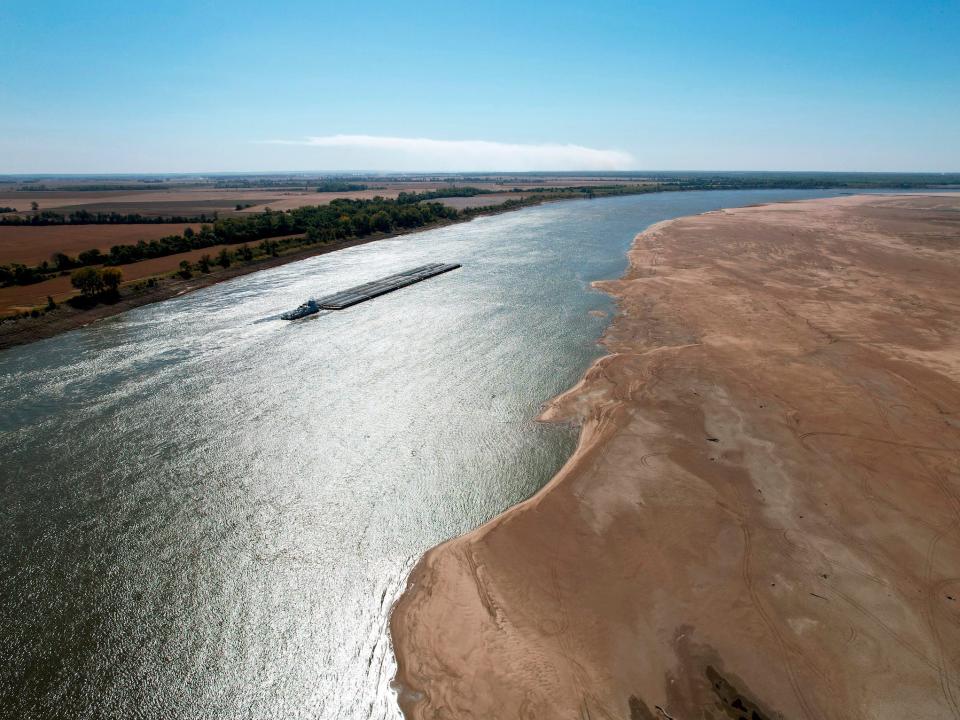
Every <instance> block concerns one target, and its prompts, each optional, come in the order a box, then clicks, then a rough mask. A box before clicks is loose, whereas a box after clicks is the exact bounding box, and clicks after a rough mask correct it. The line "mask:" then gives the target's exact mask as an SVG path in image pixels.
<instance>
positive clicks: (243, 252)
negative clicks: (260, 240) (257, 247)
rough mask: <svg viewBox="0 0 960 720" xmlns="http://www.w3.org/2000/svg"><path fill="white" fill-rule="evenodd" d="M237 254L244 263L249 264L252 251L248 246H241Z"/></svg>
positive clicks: (251, 258)
mask: <svg viewBox="0 0 960 720" xmlns="http://www.w3.org/2000/svg"><path fill="white" fill-rule="evenodd" d="M238 252H239V254H240V257H241V258H242V259H243V260H244V261H245V262H250V261H251V260H253V250H251V249H250V247H249V246H248V245H245V244H244V245H241V246H240V250H239V251H238Z"/></svg>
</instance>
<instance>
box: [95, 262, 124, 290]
mask: <svg viewBox="0 0 960 720" xmlns="http://www.w3.org/2000/svg"><path fill="white" fill-rule="evenodd" d="M122 280H123V272H122V271H121V270H120V268H114V267H108V268H104V269H103V270H101V271H100V281H101V282H102V283H103V288H104V290H105V291H106V292H109V293H116V292H117V291H118V290H119V288H120V282H121V281H122Z"/></svg>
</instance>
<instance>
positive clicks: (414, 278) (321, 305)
mask: <svg viewBox="0 0 960 720" xmlns="http://www.w3.org/2000/svg"><path fill="white" fill-rule="evenodd" d="M458 267H460V264H459V263H430V264H429V265H421V266H419V267H415V268H413V269H411V270H404V271H403V272H401V273H397V274H395V275H388V276H387V277H385V278H381V279H379V280H374V281H372V282H368V283H364V284H363V285H357V286H356V287H352V288H348V289H347V290H341V291H340V292H338V293H334V294H333V295H325V296H324V297H321V298H315V299H314V298H311V299H310V300H307V302H305V303H304V304H303V305H301V306H300V307H298V308H297V309H295V310H290V311H289V312H285V313H283V315H281V316H280V317H281V318H283V319H284V320H298V319H299V318H302V317H306V316H308V315H315V314H316V313H318V312H320V311H321V310H343V309H345V308H348V307H351V306H353V305H356V304H357V303H362V302H364V301H365V300H372V299H373V298H375V297H379V296H380V295H385V294H387V293H389V292H393V291H394V290H399V289H400V288H402V287H406V286H407V285H413V284H414V283H418V282H420V281H421V280H426V279H428V278H432V277H435V276H436V275H441V274H443V273H445V272H450V271H451V270H456V269H457V268H458Z"/></svg>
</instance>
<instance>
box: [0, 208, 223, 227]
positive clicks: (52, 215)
mask: <svg viewBox="0 0 960 720" xmlns="http://www.w3.org/2000/svg"><path fill="white" fill-rule="evenodd" d="M0 212H16V209H15V208H7V209H6V210H3V209H0ZM217 217H218V215H217V213H216V212H214V213H213V214H212V215H206V214H202V215H191V216H185V215H168V216H165V217H148V216H144V215H141V214H140V213H118V212H108V213H104V212H96V213H94V212H90V211H89V210H75V211H73V212H71V213H70V214H68V215H65V214H63V213H58V212H56V211H54V210H41V211H40V212H35V213H33V214H32V215H26V216H23V215H7V216H4V217H0V225H159V224H163V223H184V224H187V223H205V222H213V221H214V220H216V219H217Z"/></svg>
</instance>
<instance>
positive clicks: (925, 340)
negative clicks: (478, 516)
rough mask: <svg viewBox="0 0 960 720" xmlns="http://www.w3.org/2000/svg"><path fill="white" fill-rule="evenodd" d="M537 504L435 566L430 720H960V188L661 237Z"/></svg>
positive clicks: (853, 200) (647, 238)
mask: <svg viewBox="0 0 960 720" xmlns="http://www.w3.org/2000/svg"><path fill="white" fill-rule="evenodd" d="M629 260H630V267H629V269H628V271H627V273H626V275H625V276H624V277H623V278H622V279H620V280H617V281H612V282H605V283H602V285H601V287H602V289H603V290H605V291H606V292H608V293H610V294H611V295H612V296H614V297H615V298H616V300H617V303H618V306H619V313H618V315H617V317H616V319H615V320H614V321H613V324H612V325H611V327H610V328H609V330H608V333H607V335H606V337H605V339H604V343H605V346H606V348H607V349H608V351H609V353H610V354H609V355H607V356H606V357H604V358H602V359H601V360H599V361H598V362H597V363H595V364H594V366H593V367H591V368H590V370H589V371H588V372H587V373H586V374H585V376H584V378H583V380H582V381H581V383H580V384H578V385H577V386H576V387H574V388H573V389H571V390H570V391H569V392H567V393H566V394H564V395H562V396H560V397H558V398H556V399H555V400H553V401H552V402H551V403H549V405H548V406H547V407H546V408H545V410H544V412H543V415H542V419H543V420H546V421H556V422H573V423H577V424H579V425H580V427H581V437H580V444H579V447H578V449H577V451H576V453H575V454H574V456H573V457H571V459H570V460H569V461H568V463H567V464H566V465H565V467H564V468H563V470H562V471H561V472H560V473H559V474H558V475H557V476H556V477H555V478H554V479H553V480H552V481H551V482H550V483H549V484H548V485H547V486H546V487H545V488H544V489H543V490H541V491H540V492H539V493H538V494H537V495H535V496H534V497H533V498H531V499H530V500H528V501H526V502H524V503H522V504H520V505H518V506H516V507H514V508H512V509H510V510H509V511H507V512H505V513H503V514H502V515H500V516H499V517H497V518H495V519H493V520H492V521H490V522H489V523H487V524H486V525H484V526H482V527H480V528H478V529H477V530H475V531H473V532H471V533H469V534H467V535H465V536H462V537H459V538H456V539H454V540H451V541H449V542H447V543H445V544H443V545H441V546H439V547H437V548H435V549H433V550H431V551H430V552H429V553H428V554H427V555H425V556H424V558H423V559H422V560H421V561H420V563H419V564H418V566H417V567H416V569H415V570H414V572H413V573H412V574H411V577H410V580H409V585H408V589H407V591H406V593H405V594H404V595H403V596H402V598H401V599H400V601H399V602H398V604H397V606H396V607H395V609H394V612H393V615H392V619H391V631H392V637H393V643H394V648H395V652H396V656H397V662H398V668H399V669H398V674H397V689H398V694H399V699H400V704H401V707H402V709H403V711H404V713H405V715H406V717H407V718H409V719H410V720H414V719H418V720H419V719H421V718H483V719H484V720H489V719H492V718H504V719H507V718H510V719H513V718H525V719H527V718H545V719H546V718H549V719H550V720H559V719H566V718H570V719H573V718H577V719H580V718H583V719H586V718H593V719H594V720H596V719H599V718H610V719H612V718H617V719H620V718H629V720H664V719H670V718H672V719H674V720H688V719H691V720H692V719H693V718H696V719H697V720H700V719H701V718H716V719H717V720H719V719H721V718H723V719H725V720H726V719H729V718H749V719H750V720H754V719H757V720H762V719H765V718H771V719H772V718H803V719H806V720H820V719H824V720H826V719H831V720H832V719H836V720H841V719H843V720H848V719H858V720H867V719H870V720H874V719H886V718H889V719H891V720H893V719H896V720H901V719H903V718H912V719H917V720H934V719H936V720H942V719H943V718H960V282H958V279H960V195H956V194H953V195H926V196H924V195H911V196H855V197H843V198H834V199H827V200H815V201H806V202H797V203H784V204H775V205H765V206H758V207H750V208H742V209H736V210H726V211H719V212H714V213H708V214H705V215H699V216H692V217H687V218H682V219H680V220H675V221H671V222H667V223H663V224H660V225H658V226H654V227H652V228H651V229H649V230H648V231H646V232H644V233H642V234H641V235H639V236H638V237H637V239H636V241H635V243H634V247H633V249H632V251H631V252H630V257H629Z"/></svg>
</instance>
